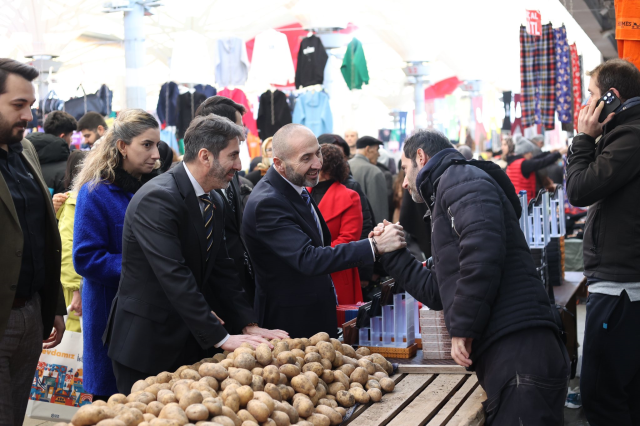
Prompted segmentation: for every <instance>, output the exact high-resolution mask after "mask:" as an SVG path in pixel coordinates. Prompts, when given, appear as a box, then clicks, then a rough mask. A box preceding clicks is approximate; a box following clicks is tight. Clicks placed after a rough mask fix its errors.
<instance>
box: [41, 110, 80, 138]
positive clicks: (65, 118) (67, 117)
mask: <svg viewBox="0 0 640 426" xmlns="http://www.w3.org/2000/svg"><path fill="white" fill-rule="evenodd" d="M77 128H78V122H77V121H76V119H75V118H74V117H73V116H72V115H71V114H69V113H66V112H64V111H53V112H51V113H49V114H48V115H47V118H46V119H45V120H44V132H45V133H48V134H50V135H55V136H60V135H61V134H63V133H64V134H65V135H68V134H69V133H71V132H73V131H74V130H76V129H77Z"/></svg>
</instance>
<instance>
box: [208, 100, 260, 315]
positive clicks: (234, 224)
mask: <svg viewBox="0 0 640 426" xmlns="http://www.w3.org/2000/svg"><path fill="white" fill-rule="evenodd" d="M245 111H246V109H245V108H244V106H242V105H240V104H238V103H236V102H234V101H232V100H231V99H229V98H226V97H224V96H211V97H210V98H207V100H205V101H204V102H203V103H201V104H200V106H199V107H198V109H197V110H196V117H198V116H203V115H209V114H215V115H218V116H220V117H226V118H228V119H229V120H231V121H232V122H234V123H236V124H237V125H238V126H241V127H242V126H243V124H242V115H243V114H244V113H245ZM243 136H244V135H243ZM242 140H244V139H242ZM242 140H241V142H240V143H242ZM244 143H246V142H244ZM240 187H241V185H240V177H239V176H238V173H235V174H234V176H233V179H231V182H229V186H228V187H227V188H226V189H216V190H215V191H216V192H217V193H218V194H220V196H221V197H222V199H223V200H225V201H226V202H227V208H225V213H226V216H225V220H224V233H225V236H226V237H227V240H226V242H227V251H228V252H229V257H230V258H231V259H232V260H233V262H234V263H235V266H236V273H237V274H238V281H239V283H240V285H241V286H242V288H243V289H244V294H245V297H246V298H247V301H248V302H249V305H251V306H253V300H254V295H255V291H256V284H255V280H254V277H253V266H252V264H251V257H249V251H248V250H247V248H246V246H245V243H244V240H243V239H242V235H241V233H240V230H241V229H242V214H243V212H244V206H243V204H242V202H241V194H242V192H241V190H240Z"/></svg>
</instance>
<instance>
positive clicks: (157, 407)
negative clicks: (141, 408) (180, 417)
mask: <svg viewBox="0 0 640 426" xmlns="http://www.w3.org/2000/svg"><path fill="white" fill-rule="evenodd" d="M163 408H164V404H163V403H161V402H158V401H152V402H150V403H149V405H147V410H146V412H147V413H149V414H153V415H154V416H155V417H158V415H159V414H160V411H162V409H163Z"/></svg>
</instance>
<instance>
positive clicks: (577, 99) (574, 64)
mask: <svg viewBox="0 0 640 426" xmlns="http://www.w3.org/2000/svg"><path fill="white" fill-rule="evenodd" d="M570 51H571V75H572V79H573V82H572V83H573V84H572V89H573V125H574V128H575V130H576V131H578V117H579V116H580V108H582V68H581V67H580V58H579V57H578V48H577V47H576V44H575V43H573V44H572V45H571V46H570Z"/></svg>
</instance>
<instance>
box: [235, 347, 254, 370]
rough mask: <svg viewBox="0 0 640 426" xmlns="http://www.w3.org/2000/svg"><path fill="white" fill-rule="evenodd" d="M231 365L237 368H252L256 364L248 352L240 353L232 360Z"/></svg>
mask: <svg viewBox="0 0 640 426" xmlns="http://www.w3.org/2000/svg"><path fill="white" fill-rule="evenodd" d="M238 349H242V348H238ZM236 350H237V349H236ZM233 365H235V366H236V367H237V368H244V369H246V370H252V369H253V368H254V367H255V366H256V359H255V358H254V357H253V355H251V354H250V353H246V352H245V353H241V354H239V355H238V356H236V358H235V359H234V360H233Z"/></svg>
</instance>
